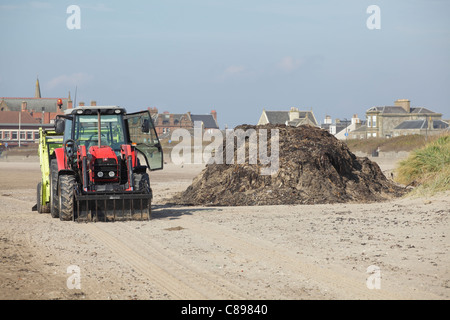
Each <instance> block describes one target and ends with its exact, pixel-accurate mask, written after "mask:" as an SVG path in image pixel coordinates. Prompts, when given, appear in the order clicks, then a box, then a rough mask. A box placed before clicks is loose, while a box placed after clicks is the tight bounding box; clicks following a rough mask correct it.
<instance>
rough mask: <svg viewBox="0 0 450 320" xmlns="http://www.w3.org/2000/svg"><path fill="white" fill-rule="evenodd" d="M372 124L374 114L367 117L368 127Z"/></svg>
mask: <svg viewBox="0 0 450 320" xmlns="http://www.w3.org/2000/svg"><path fill="white" fill-rule="evenodd" d="M371 126H372V116H368V117H367V127H368V128H370V127H371Z"/></svg>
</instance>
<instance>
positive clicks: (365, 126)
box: [258, 99, 449, 140]
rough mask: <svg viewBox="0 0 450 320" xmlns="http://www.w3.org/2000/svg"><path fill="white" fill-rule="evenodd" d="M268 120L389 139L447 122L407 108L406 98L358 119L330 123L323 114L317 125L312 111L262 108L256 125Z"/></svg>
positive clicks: (428, 131)
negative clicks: (322, 119) (323, 117)
mask: <svg viewBox="0 0 450 320" xmlns="http://www.w3.org/2000/svg"><path fill="white" fill-rule="evenodd" d="M268 123H270V124H284V125H290V126H299V125H302V124H309V125H313V126H318V127H321V128H323V129H324V130H327V131H329V132H330V133H331V134H333V135H334V136H335V137H336V138H338V139H340V140H346V139H368V138H391V137H396V136H401V135H409V134H421V135H435V134H440V133H442V132H443V131H444V130H447V131H448V130H449V121H445V120H443V119H442V114H441V113H437V112H434V111H431V110H429V109H427V108H424V107H411V102H410V100H408V99H398V100H396V101H394V105H392V106H375V107H371V108H369V109H367V111H366V115H365V119H364V120H361V119H360V118H359V117H358V115H357V114H354V115H353V116H352V118H351V119H336V120H335V121H334V122H333V121H332V119H331V117H330V116H326V117H325V119H324V121H323V123H320V124H319V123H318V122H317V120H316V118H315V116H314V114H313V111H312V110H311V111H300V110H299V109H298V108H295V107H293V108H291V109H290V110H289V111H266V110H265V109H264V110H263V112H262V114H261V116H260V118H259V121H258V125H264V124H268Z"/></svg>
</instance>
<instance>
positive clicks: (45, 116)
mask: <svg viewBox="0 0 450 320" xmlns="http://www.w3.org/2000/svg"><path fill="white" fill-rule="evenodd" d="M59 103H60V104H61V105H59ZM81 104H83V103H80V105H81ZM91 105H96V102H95V101H93V102H92V103H91ZM70 108H72V99H71V98H70V92H69V96H68V98H42V97H41V88H40V84H39V79H36V86H35V94H34V97H32V98H22V97H0V140H1V141H3V142H7V143H8V145H10V146H14V145H19V144H28V143H34V142H35V141H36V140H37V139H39V127H41V126H47V127H51V126H52V123H53V120H54V119H55V117H56V115H58V114H63V113H64V110H66V109H70Z"/></svg>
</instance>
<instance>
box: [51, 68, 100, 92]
mask: <svg viewBox="0 0 450 320" xmlns="http://www.w3.org/2000/svg"><path fill="white" fill-rule="evenodd" d="M93 78H94V77H93V76H92V75H89V74H87V73H83V72H78V73H73V74H71V75H66V74H63V75H60V76H57V77H55V78H53V79H51V80H50V81H49V82H47V83H46V85H47V87H48V88H49V89H55V88H58V87H65V88H72V87H75V86H77V85H81V84H87V83H89V82H90V81H91V80H92V79H93Z"/></svg>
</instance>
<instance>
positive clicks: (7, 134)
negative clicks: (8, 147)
mask: <svg viewBox="0 0 450 320" xmlns="http://www.w3.org/2000/svg"><path fill="white" fill-rule="evenodd" d="M9 137H10V135H9V131H5V132H3V139H5V140H9Z"/></svg>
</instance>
